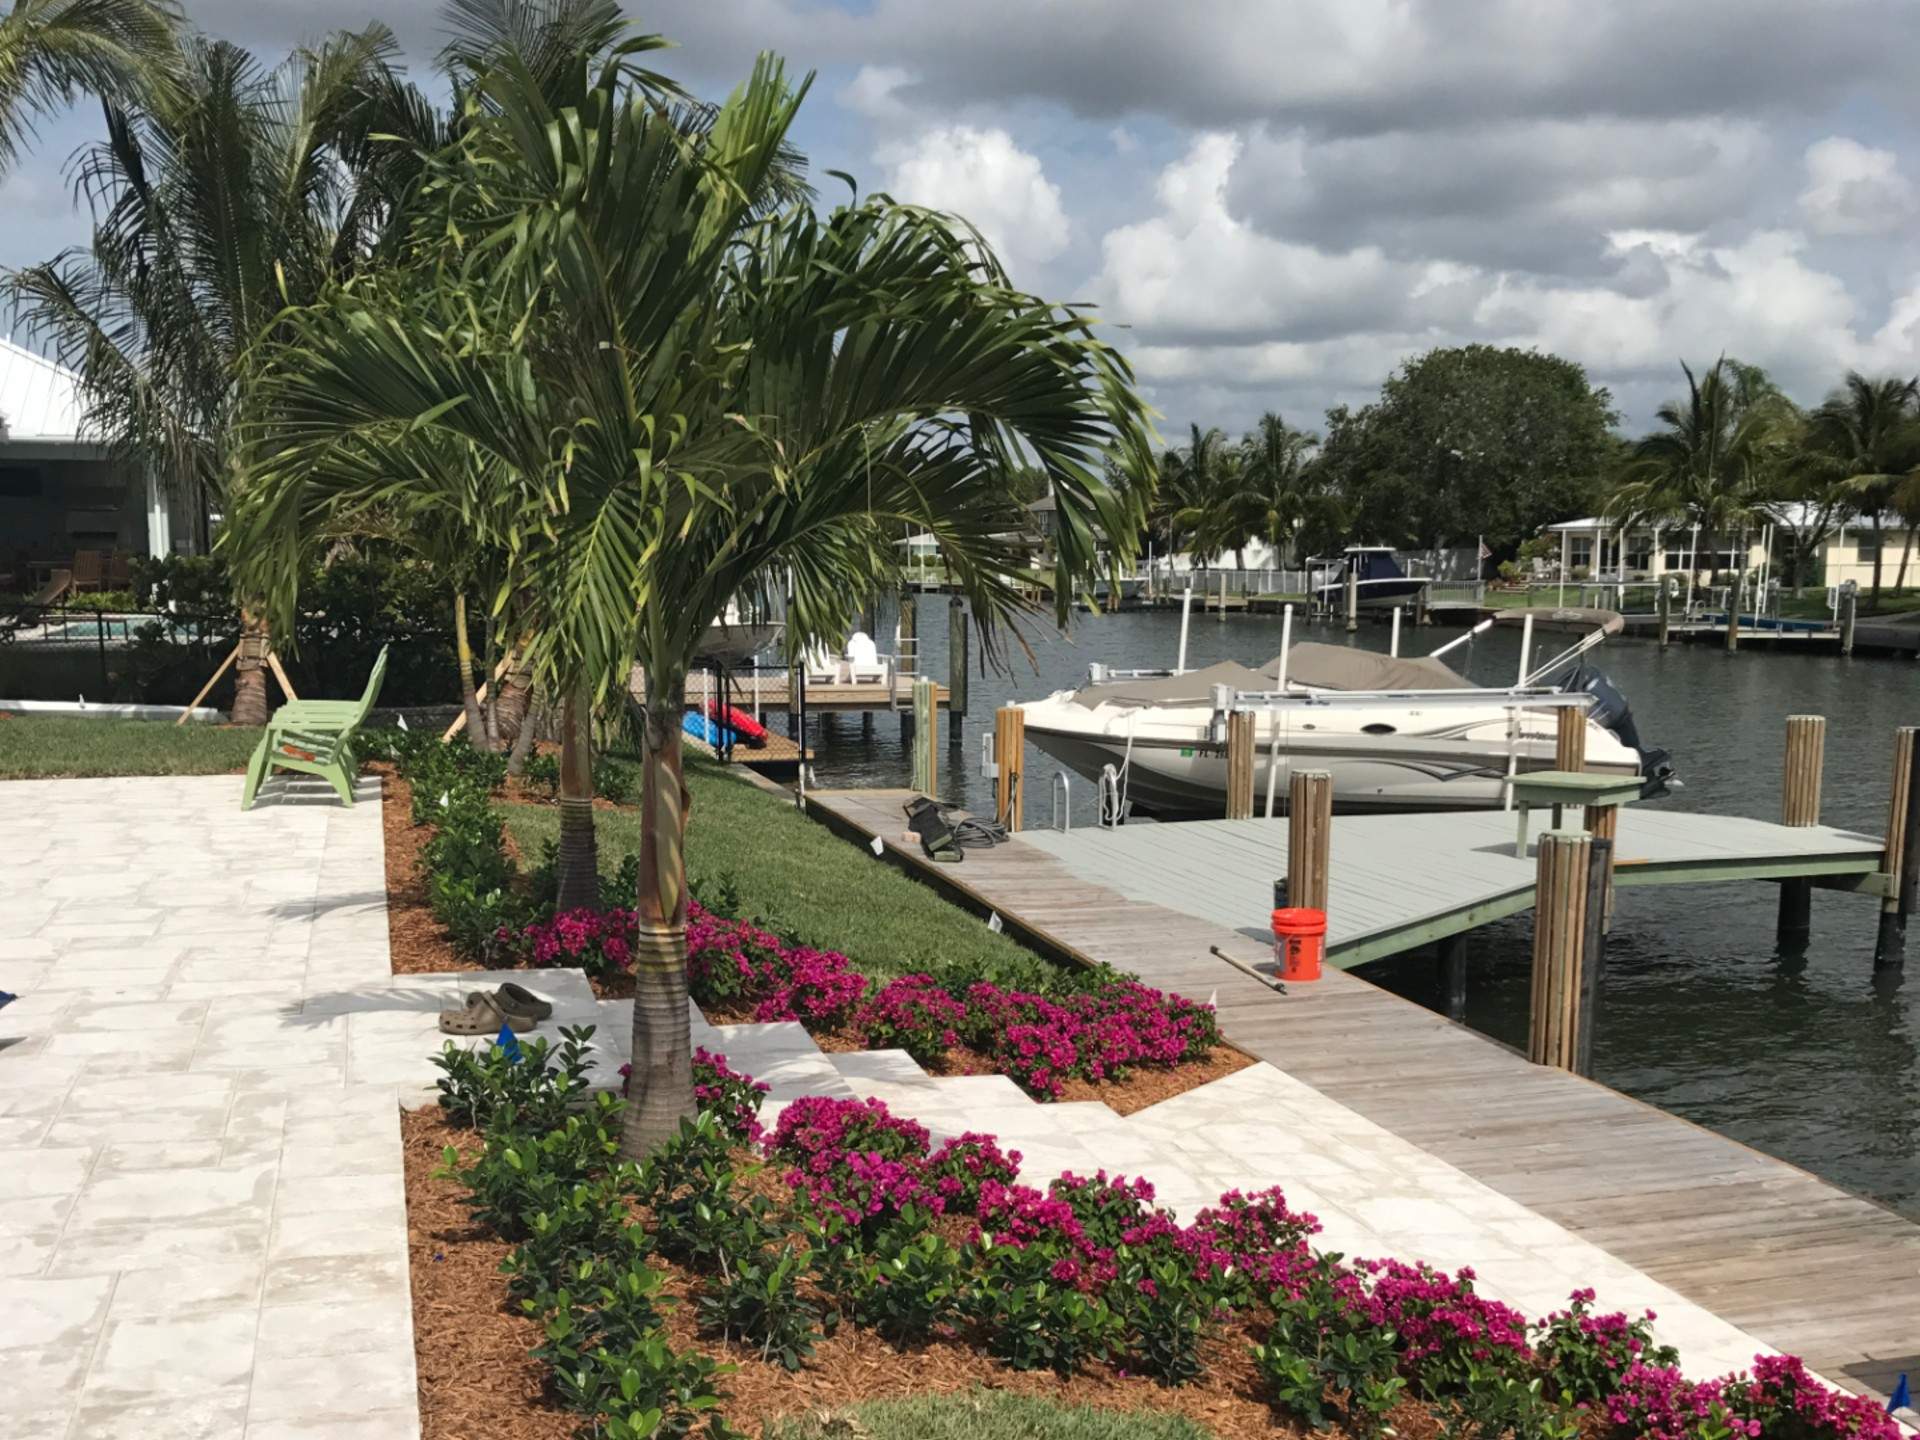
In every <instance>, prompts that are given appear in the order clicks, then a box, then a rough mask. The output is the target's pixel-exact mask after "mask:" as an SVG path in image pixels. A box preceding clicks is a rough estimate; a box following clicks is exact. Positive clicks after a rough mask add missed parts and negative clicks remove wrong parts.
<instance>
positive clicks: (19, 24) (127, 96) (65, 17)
mask: <svg viewBox="0 0 1920 1440" xmlns="http://www.w3.org/2000/svg"><path fill="white" fill-rule="evenodd" d="M179 27H180V7H179V6H178V5H177V4H174V3H173V0H14V5H13V9H12V10H10V11H8V12H7V14H6V15H5V16H4V17H0V178H5V176H6V173H7V171H8V170H10V169H11V168H12V167H13V162H14V161H15V160H17V159H18V158H19V155H20V151H21V150H22V149H23V148H24V147H25V145H26V143H27V142H28V140H29V139H31V137H32V135H33V128H34V123H35V121H37V120H39V119H41V118H43V117H45V116H46V115H48V114H50V113H51V112H53V111H54V110H57V109H58V108H60V107H61V106H63V105H66V104H68V103H69V102H71V101H72V100H73V99H74V97H75V96H76V95H79V94H81V93H83V92H84V93H88V94H94V95H98V96H100V97H101V98H102V99H104V100H106V101H107V102H108V103H109V104H110V105H113V104H118V105H129V104H137V103H141V102H143V101H146V100H150V99H152V98H154V97H155V96H157V95H161V94H163V93H164V92H165V91H166V90H167V89H168V88H169V87H170V86H171V85H172V83H173V78H174V71H175V68H176V66H177V63H178V60H179Z"/></svg>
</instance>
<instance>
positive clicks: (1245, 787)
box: [1227, 710, 1253, 820]
mask: <svg viewBox="0 0 1920 1440" xmlns="http://www.w3.org/2000/svg"><path fill="white" fill-rule="evenodd" d="M1252 818H1253V712H1252V711H1251V710H1235V711H1232V712H1230V713H1229V714H1228V716H1227V819H1229V820H1251V819H1252Z"/></svg>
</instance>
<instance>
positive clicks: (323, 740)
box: [240, 645, 387, 810]
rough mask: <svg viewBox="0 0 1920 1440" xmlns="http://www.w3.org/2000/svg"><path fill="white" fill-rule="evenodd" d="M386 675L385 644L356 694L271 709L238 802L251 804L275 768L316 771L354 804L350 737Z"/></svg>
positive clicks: (246, 807) (357, 766)
mask: <svg viewBox="0 0 1920 1440" xmlns="http://www.w3.org/2000/svg"><path fill="white" fill-rule="evenodd" d="M386 677H387V647H386V646H384V645H383V646H381V647H380V654H379V657H378V658H377V659H375V661H374V662H373V670H372V672H371V673H370V674H369V675H368V676H367V688H366V690H365V691H364V692H362V694H361V696H360V698H359V699H358V700H289V701H288V702H287V703H286V704H285V705H282V706H281V707H280V708H279V709H278V710H276V711H274V712H273V718H272V719H271V720H269V721H268V722H267V733H266V734H264V735H262V736H261V737H260V743H259V745H258V746H256V747H255V748H254V752H253V758H252V759H251V760H249V761H248V762H247V784H246V788H245V790H243V791H242V792H241V795H240V808H241V809H242V810H251V809H252V808H253V801H254V797H255V796H256V795H257V794H259V792H260V782H261V781H263V780H265V779H266V778H267V776H268V775H269V774H271V773H272V772H273V771H275V770H291V771H294V772H296V773H298V774H302V775H318V776H319V777H320V778H321V779H322V780H325V781H326V782H327V783H328V784H330V785H331V786H333V788H334V789H335V790H336V791H337V792H338V793H339V795H340V799H341V801H342V802H343V803H344V804H346V805H349V806H351V805H352V804H353V777H354V775H355V774H356V773H358V771H359V769H360V761H359V759H358V758H357V757H356V756H355V755H354V753H353V737H354V735H355V734H356V733H357V732H358V731H359V729H360V727H361V726H362V725H363V724H365V723H366V719H367V716H368V715H370V714H372V713H373V705H374V702H375V701H376V700H378V699H379V698H380V683H381V682H382V681H383V680H385V679H386Z"/></svg>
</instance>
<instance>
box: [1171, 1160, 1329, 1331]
mask: <svg viewBox="0 0 1920 1440" xmlns="http://www.w3.org/2000/svg"><path fill="white" fill-rule="evenodd" d="M1319 1233H1320V1222H1319V1220H1318V1219H1316V1218H1315V1217H1314V1216H1312V1215H1308V1214H1305V1213H1303V1212H1298V1211H1294V1210H1290V1209H1289V1208H1288V1207H1287V1197H1286V1196H1285V1195H1284V1194H1282V1193H1281V1190H1280V1187H1279V1186H1278V1185H1274V1186H1270V1187H1268V1188H1267V1189H1265V1190H1260V1191H1257V1192H1255V1193H1254V1194H1252V1195H1246V1194H1242V1193H1241V1192H1240V1191H1238V1190H1229V1191H1228V1192H1227V1193H1226V1194H1224V1195H1222V1196H1221V1197H1220V1203H1219V1204H1218V1205H1209V1206H1207V1207H1206V1208H1205V1209H1203V1210H1201V1211H1200V1212H1199V1213H1198V1214H1196V1215H1195V1216H1194V1217H1193V1223H1192V1224H1191V1225H1189V1226H1188V1227H1187V1228H1186V1230H1185V1232H1184V1233H1183V1237H1182V1249H1183V1250H1184V1251H1185V1253H1186V1254H1187V1255H1188V1257H1189V1258H1190V1259H1191V1261H1192V1263H1193V1266H1194V1269H1195V1272H1196V1274H1198V1275H1199V1276H1200V1277H1201V1278H1204V1279H1208V1280H1211V1281H1213V1282H1214V1283H1215V1284H1216V1285H1217V1286H1218V1287H1219V1288H1220V1290H1221V1292H1222V1295H1223V1298H1227V1299H1232V1300H1235V1301H1237V1302H1239V1303H1245V1302H1246V1301H1247V1300H1250V1299H1253V1298H1255V1297H1258V1298H1259V1299H1262V1300H1264V1299H1267V1298H1268V1297H1270V1296H1272V1295H1275V1294H1280V1295H1286V1296H1290V1297H1291V1296H1297V1295H1298V1294H1299V1293H1300V1287H1301V1286H1302V1285H1303V1284H1304V1283H1305V1282H1306V1279H1307V1275H1308V1272H1309V1271H1310V1269H1311V1268H1312V1261H1313V1256H1312V1254H1311V1252H1310V1251H1309V1250H1308V1249H1307V1237H1308V1236H1310V1235H1317V1234H1319Z"/></svg>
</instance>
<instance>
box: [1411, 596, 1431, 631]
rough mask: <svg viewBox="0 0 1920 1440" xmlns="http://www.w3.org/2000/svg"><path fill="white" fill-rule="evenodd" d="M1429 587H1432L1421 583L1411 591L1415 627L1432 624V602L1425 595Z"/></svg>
mask: <svg viewBox="0 0 1920 1440" xmlns="http://www.w3.org/2000/svg"><path fill="white" fill-rule="evenodd" d="M1430 588H1432V587H1430V586H1427V585H1422V586H1421V587H1420V588H1419V589H1418V590H1416V591H1414V592H1413V624H1414V628H1415V629H1424V628H1425V627H1426V626H1428V625H1431V624H1433V604H1432V601H1431V600H1429V599H1428V597H1427V591H1428V590H1429V589H1430Z"/></svg>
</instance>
